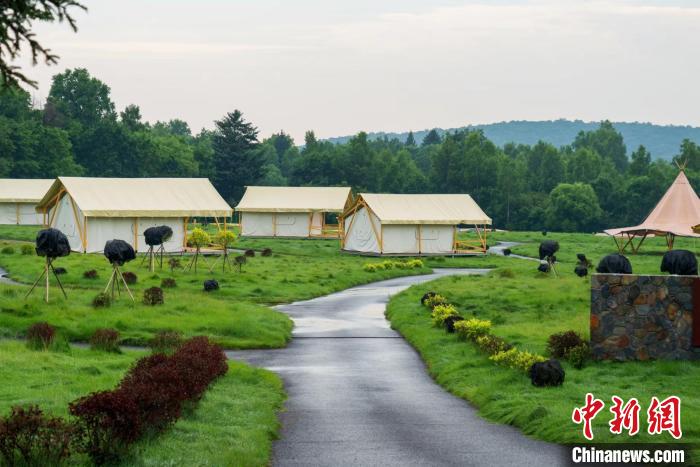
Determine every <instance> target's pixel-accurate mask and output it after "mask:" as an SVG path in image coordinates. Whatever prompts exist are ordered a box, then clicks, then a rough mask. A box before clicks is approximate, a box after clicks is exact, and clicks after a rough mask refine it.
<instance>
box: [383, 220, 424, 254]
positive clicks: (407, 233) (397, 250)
mask: <svg viewBox="0 0 700 467" xmlns="http://www.w3.org/2000/svg"><path fill="white" fill-rule="evenodd" d="M383 239H384V241H383V244H384V253H392V254H418V226H416V225H401V224H397V225H394V224H391V225H385V226H384V233H383Z"/></svg>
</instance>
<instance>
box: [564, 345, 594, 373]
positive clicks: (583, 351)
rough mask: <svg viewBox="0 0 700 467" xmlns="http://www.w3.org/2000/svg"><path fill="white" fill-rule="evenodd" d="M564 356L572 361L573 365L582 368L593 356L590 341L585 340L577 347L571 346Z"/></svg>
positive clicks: (578, 368)
mask: <svg viewBox="0 0 700 467" xmlns="http://www.w3.org/2000/svg"><path fill="white" fill-rule="evenodd" d="M564 358H566V360H567V361H568V362H569V363H571V366H573V367H574V368H576V369H577V370H580V369H581V368H583V367H584V366H585V365H586V362H587V361H588V360H589V359H590V358H591V346H590V345H588V342H583V343H581V344H579V345H577V346H575V347H571V348H570V349H568V350H567V351H566V354H565V355H564Z"/></svg>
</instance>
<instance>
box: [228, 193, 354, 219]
mask: <svg viewBox="0 0 700 467" xmlns="http://www.w3.org/2000/svg"><path fill="white" fill-rule="evenodd" d="M349 200H350V188H348V187H307V186H304V187H298V186H249V187H246V190H245V194H244V195H243V199H241V202H240V203H238V206H236V210H237V211H240V212H319V211H320V212H337V213H341V212H343V210H344V209H345V208H346V207H347V205H348V203H349Z"/></svg>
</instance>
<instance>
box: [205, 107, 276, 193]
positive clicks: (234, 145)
mask: <svg viewBox="0 0 700 467" xmlns="http://www.w3.org/2000/svg"><path fill="white" fill-rule="evenodd" d="M215 125H216V129H215V130H214V135H213V139H212V147H213V149H214V160H213V162H214V169H215V174H214V186H216V189H217V190H219V193H221V195H222V196H223V197H224V198H225V199H226V200H227V201H229V202H230V203H234V202H236V201H238V200H240V199H241V197H242V196H243V191H244V187H245V186H246V185H253V184H255V183H257V182H258V180H259V179H260V178H261V177H262V176H263V174H264V171H263V166H264V165H265V162H266V161H265V159H264V157H262V155H261V154H260V152H259V151H257V149H258V144H259V143H258V129H257V128H256V127H255V126H253V124H252V123H250V122H246V121H245V120H244V119H243V114H242V113H241V112H240V111H239V110H234V111H233V112H229V113H227V114H226V115H225V116H224V118H222V119H221V120H217V121H216V122H215Z"/></svg>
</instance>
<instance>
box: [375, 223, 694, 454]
mask: <svg viewBox="0 0 700 467" xmlns="http://www.w3.org/2000/svg"><path fill="white" fill-rule="evenodd" d="M527 235H529V236H531V238H533V239H536V240H537V241H539V240H540V239H541V234H536V235H535V234H527ZM502 237H505V235H502ZM523 237H526V235H522V236H521V237H520V239H522V240H525V238H523ZM510 238H511V239H512V238H513V235H512V234H511V235H510ZM516 238H517V236H516ZM548 238H553V239H557V240H559V241H560V243H561V245H562V249H561V251H560V253H559V254H558V257H559V258H562V259H563V260H565V261H564V263H562V264H561V265H560V268H559V271H560V277H559V278H558V279H557V278H550V277H546V276H543V275H541V274H539V273H538V272H536V270H535V269H536V263H533V262H529V261H523V260H518V259H515V258H509V259H507V260H508V263H504V265H503V266H502V267H501V270H503V269H510V270H511V271H512V272H513V273H514V277H512V278H507V277H501V275H500V274H499V270H496V271H494V272H493V273H491V274H489V275H488V276H486V277H459V276H453V277H448V278H443V279H439V280H437V281H434V282H431V283H429V284H422V285H420V286H415V287H412V288H410V289H409V290H407V291H405V292H403V293H401V294H399V295H397V296H395V297H394V298H393V299H392V300H391V302H390V304H389V307H388V310H387V316H388V318H389V319H390V321H391V324H392V327H394V328H395V329H397V330H398V331H399V332H400V333H401V334H402V335H403V336H404V337H406V339H407V340H408V341H409V342H410V343H411V344H412V345H413V346H414V347H415V348H416V349H417V350H418V352H419V353H420V354H421V356H422V357H423V359H424V360H425V362H426V364H427V366H428V369H429V371H430V373H431V375H432V376H433V377H434V378H435V379H436V381H437V382H438V383H439V384H441V385H442V386H444V387H445V388H446V389H448V390H449V391H450V392H452V393H454V394H455V395H457V396H459V397H462V398H464V399H467V400H469V401H471V402H473V403H474V404H475V405H476V406H478V407H479V409H480V413H481V414H482V415H483V416H484V417H486V418H488V419H489V420H493V421H496V422H500V423H507V424H512V425H515V426H517V427H519V428H520V429H522V430H523V431H524V432H525V433H527V434H529V435H532V436H534V437H537V438H540V439H544V440H547V441H553V442H559V443H570V442H579V443H580V442H581V441H582V440H583V437H582V435H581V427H580V426H577V425H574V424H573V422H571V412H572V410H573V408H574V407H576V406H580V405H583V401H584V396H585V394H586V393H587V392H592V393H593V394H595V396H596V397H598V398H600V399H602V400H603V401H605V402H606V409H605V411H604V412H601V414H600V415H599V416H598V417H597V418H596V419H595V421H594V433H595V435H596V441H601V442H627V441H638V442H642V441H647V442H651V441H654V442H660V441H664V442H666V441H669V442H670V441H672V438H671V437H670V435H664V436H654V437H652V436H650V435H648V434H646V433H640V434H639V435H637V436H635V437H634V438H631V439H630V438H628V437H626V436H613V435H611V434H610V432H609V431H608V426H607V422H608V421H609V420H610V418H611V414H610V412H609V410H608V409H609V407H610V397H611V396H612V395H618V396H620V397H622V398H623V399H628V398H630V397H636V398H638V399H639V401H640V403H641V404H642V411H643V412H642V414H641V416H640V422H641V423H642V429H645V427H646V418H645V417H646V412H645V411H646V409H647V407H648V403H649V399H650V398H651V396H658V397H660V398H665V397H666V396H668V395H677V396H680V397H681V399H682V407H683V408H682V421H683V440H682V441H684V442H690V443H698V442H700V395H698V392H697V387H698V384H700V362H698V361H694V362H687V361H655V362H626V363H615V362H598V363H590V364H589V365H588V366H587V367H585V368H584V369H582V370H576V369H574V368H573V367H571V366H570V365H568V364H566V363H564V367H565V370H566V382H565V384H564V386H563V387H558V388H545V389H540V388H535V387H534V386H532V385H531V384H530V381H529V379H528V378H527V377H526V376H525V375H523V374H521V373H519V372H517V371H515V370H510V369H506V368H503V367H498V366H495V365H494V364H493V363H492V362H490V361H489V360H488V358H487V356H486V355H485V354H484V353H482V352H480V351H479V350H478V349H477V348H476V347H475V346H474V345H473V344H471V343H465V342H461V341H458V340H457V338H456V337H455V336H454V335H451V334H447V333H445V332H444V331H443V330H441V329H438V328H434V327H432V326H431V321H430V315H429V311H428V310H427V308H425V307H422V306H421V305H420V297H421V295H422V294H423V293H424V292H425V291H427V290H434V291H437V292H438V293H441V294H443V295H445V296H446V297H447V298H448V299H449V300H450V301H451V302H453V303H455V305H457V306H458V308H459V310H460V312H462V314H463V315H465V316H477V317H479V318H481V319H490V320H491V321H492V323H493V333H494V334H496V335H499V336H501V337H503V338H505V339H506V340H508V341H509V342H511V343H513V344H516V346H517V347H519V348H521V349H524V350H530V351H535V352H539V353H542V354H544V353H545V351H546V341H547V338H548V336H549V335H550V334H552V333H554V332H559V331H565V330H568V329H574V330H576V331H578V332H580V333H581V334H582V335H584V336H586V337H588V334H589V332H588V322H589V302H590V298H589V297H590V295H589V294H590V285H589V281H588V280H587V279H580V278H578V277H576V276H574V274H573V261H571V260H570V257H573V258H574V260H575V254H576V253H577V252H579V251H583V252H586V253H588V254H589V257H597V256H601V255H602V254H605V253H609V252H611V251H612V250H613V249H614V245H612V241H611V240H610V239H607V238H600V237H594V236H587V235H576V234H571V235H558V234H557V235H554V234H550V235H549V236H548ZM533 248H534V249H535V250H536V248H537V245H536V244H534V245H526V246H524V247H520V250H522V251H523V252H525V253H532V251H533ZM581 248H583V250H581ZM630 259H631V260H632V263H633V267H634V268H635V270H636V271H638V272H649V273H653V272H655V270H656V268H658V265H659V264H660V256H659V257H658V258H657V257H656V256H655V254H651V255H647V256H635V257H630Z"/></svg>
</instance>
